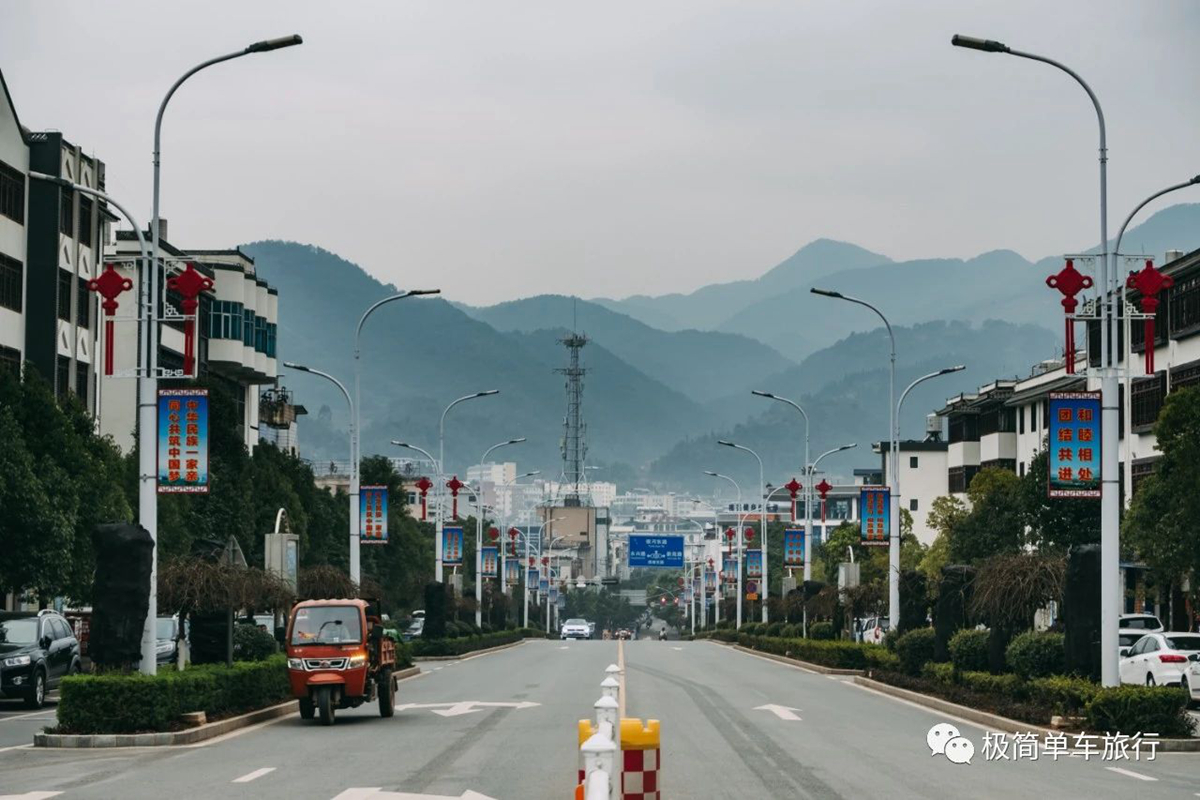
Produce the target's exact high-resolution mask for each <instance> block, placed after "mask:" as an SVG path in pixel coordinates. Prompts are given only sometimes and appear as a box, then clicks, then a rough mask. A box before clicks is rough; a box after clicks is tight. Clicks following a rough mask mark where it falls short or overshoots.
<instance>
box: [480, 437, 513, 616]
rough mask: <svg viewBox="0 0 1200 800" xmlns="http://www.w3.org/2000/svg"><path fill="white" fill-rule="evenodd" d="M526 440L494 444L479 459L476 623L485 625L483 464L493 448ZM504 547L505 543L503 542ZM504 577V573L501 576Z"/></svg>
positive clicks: (510, 440) (511, 440)
mask: <svg viewBox="0 0 1200 800" xmlns="http://www.w3.org/2000/svg"><path fill="white" fill-rule="evenodd" d="M523 441H525V437H524V436H522V437H521V438H520V439H509V440H508V441H507V442H500V443H499V444H494V445H492V446H491V447H489V448H488V449H487V450H484V451H483V455H482V456H481V457H480V459H479V474H480V481H479V486H478V487H477V488H476V490H475V625H476V626H481V625H483V491H482V490H483V480H482V476H483V465H484V463H486V462H487V457H488V456H489V455H491V453H492V451H493V450H497V449H499V448H501V447H507V446H508V445H510V444H520V443H521V442H523ZM501 547H503V543H501ZM500 578H501V580H503V579H504V576H503V573H501V576H500Z"/></svg>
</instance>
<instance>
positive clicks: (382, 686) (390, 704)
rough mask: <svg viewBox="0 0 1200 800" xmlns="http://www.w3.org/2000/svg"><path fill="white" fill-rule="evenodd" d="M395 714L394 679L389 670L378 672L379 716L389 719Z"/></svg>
mask: <svg viewBox="0 0 1200 800" xmlns="http://www.w3.org/2000/svg"><path fill="white" fill-rule="evenodd" d="M395 713H396V679H395V678H393V677H392V671H391V670H390V669H386V668H385V669H382V670H380V671H379V716H381V717H390V716H392V715H393V714H395Z"/></svg>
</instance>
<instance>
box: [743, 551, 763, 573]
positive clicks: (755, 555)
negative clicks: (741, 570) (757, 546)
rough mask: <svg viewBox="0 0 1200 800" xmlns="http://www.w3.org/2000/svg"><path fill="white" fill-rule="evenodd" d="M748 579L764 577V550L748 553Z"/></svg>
mask: <svg viewBox="0 0 1200 800" xmlns="http://www.w3.org/2000/svg"><path fill="white" fill-rule="evenodd" d="M746 577H747V578H761V577H762V550H747V551H746Z"/></svg>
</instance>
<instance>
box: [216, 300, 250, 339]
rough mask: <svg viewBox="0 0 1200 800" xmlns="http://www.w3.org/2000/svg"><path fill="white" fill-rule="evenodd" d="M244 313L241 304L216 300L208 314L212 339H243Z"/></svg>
mask: <svg viewBox="0 0 1200 800" xmlns="http://www.w3.org/2000/svg"><path fill="white" fill-rule="evenodd" d="M243 318H244V311H243V309H242V304H241V303H235V302H234V301H232V300H214V301H212V309H211V311H209V314H208V335H209V338H212V339H233V340H235V341H237V340H240V339H241V338H242V320H243Z"/></svg>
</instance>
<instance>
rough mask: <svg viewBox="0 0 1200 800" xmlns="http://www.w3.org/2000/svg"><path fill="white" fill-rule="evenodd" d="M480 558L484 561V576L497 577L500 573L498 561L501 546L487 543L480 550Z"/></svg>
mask: <svg viewBox="0 0 1200 800" xmlns="http://www.w3.org/2000/svg"><path fill="white" fill-rule="evenodd" d="M479 558H480V560H481V561H482V562H483V577H485V578H495V577H496V576H497V575H498V574H499V572H498V570H497V568H496V563H497V562H498V561H499V560H500V548H498V547H494V546H489V545H485V546H484V547H482V548H481V549H480V550H479Z"/></svg>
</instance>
